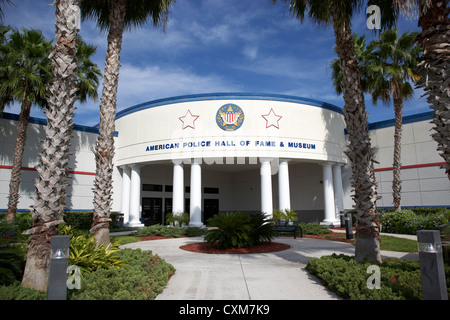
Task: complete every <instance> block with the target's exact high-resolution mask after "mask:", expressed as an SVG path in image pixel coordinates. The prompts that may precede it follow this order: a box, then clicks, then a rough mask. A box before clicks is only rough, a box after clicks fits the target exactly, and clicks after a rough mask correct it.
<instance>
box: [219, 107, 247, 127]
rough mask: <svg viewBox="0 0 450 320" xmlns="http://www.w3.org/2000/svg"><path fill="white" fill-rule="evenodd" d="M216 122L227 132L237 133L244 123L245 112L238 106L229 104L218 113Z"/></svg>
mask: <svg viewBox="0 0 450 320" xmlns="http://www.w3.org/2000/svg"><path fill="white" fill-rule="evenodd" d="M216 122H217V125H218V126H219V127H220V128H221V129H223V130H225V131H235V130H237V129H239V128H240V127H241V126H242V123H243V122H244V112H243V111H242V109H241V108H240V107H238V106H237V105H235V104H232V103H228V104H226V105H224V106H222V107H220V109H219V110H218V111H217V114H216Z"/></svg>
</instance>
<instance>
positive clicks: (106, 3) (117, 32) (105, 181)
mask: <svg viewBox="0 0 450 320" xmlns="http://www.w3.org/2000/svg"><path fill="white" fill-rule="evenodd" d="M174 2H175V0H136V1H134V0H133V1H131V0H128V1H127V0H84V1H82V2H81V10H82V11H81V12H82V17H83V19H86V18H90V19H93V20H94V21H95V22H97V25H98V27H99V28H100V29H101V30H102V31H108V48H107V51H106V61H105V71H104V82H103V92H102V97H101V106H100V123H99V136H98V138H97V143H96V146H95V150H94V155H95V161H96V176H95V180H94V201H93V206H94V219H93V223H92V227H91V229H90V232H91V234H93V235H95V239H96V241H97V244H98V245H101V244H103V243H104V244H106V245H107V244H108V243H109V222H110V219H109V214H110V211H111V197H112V182H113V179H112V173H113V157H114V153H115V148H114V130H115V117H116V96H117V88H118V84H119V69H120V52H121V48H122V37H123V32H124V30H125V29H127V28H128V29H130V28H132V27H138V26H141V25H143V24H145V23H146V22H147V20H149V19H151V20H152V22H153V25H155V26H157V25H160V24H162V25H163V26H165V24H166V22H167V18H168V12H169V8H170V7H171V6H172V4H173V3H174Z"/></svg>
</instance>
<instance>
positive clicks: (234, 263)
mask: <svg viewBox="0 0 450 320" xmlns="http://www.w3.org/2000/svg"><path fill="white" fill-rule="evenodd" d="M201 241H203V238H202V237H194V238H178V239H166V240H152V241H141V242H135V243H130V244H126V245H123V246H122V248H141V249H143V250H151V251H152V252H153V253H156V254H158V255H159V256H160V257H162V258H163V259H165V260H166V261H167V262H169V263H170V264H172V265H173V266H174V267H175V268H176V272H175V275H174V276H173V277H172V278H171V279H170V281H169V284H168V286H167V287H166V288H165V289H164V291H163V292H162V293H161V294H160V295H159V296H158V297H157V300H222V299H223V300H338V299H339V297H337V296H336V295H335V294H334V293H332V292H330V291H329V290H327V289H326V288H325V287H324V286H322V285H321V284H320V281H319V280H318V279H317V278H315V277H314V276H312V275H310V274H309V273H308V272H307V271H306V270H305V266H306V264H307V262H308V259H309V258H312V257H321V256H323V255H331V254H333V253H337V254H340V253H343V254H347V255H354V251H355V250H354V246H352V245H350V244H347V243H342V242H337V241H329V240H319V239H309V238H297V239H293V238H285V237H279V238H275V240H274V242H279V243H286V244H289V245H291V248H290V249H287V250H284V251H280V252H273V253H260V254H204V253H194V252H189V251H185V250H181V249H180V248H179V247H180V246H182V245H185V244H189V243H194V242H201ZM382 256H391V257H398V258H402V257H406V258H408V259H414V258H416V256H417V254H405V253H397V252H391V251H383V252H382Z"/></svg>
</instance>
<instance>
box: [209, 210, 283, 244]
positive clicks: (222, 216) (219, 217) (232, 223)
mask: <svg viewBox="0 0 450 320" xmlns="http://www.w3.org/2000/svg"><path fill="white" fill-rule="evenodd" d="M208 224H209V225H211V226H212V227H213V229H210V230H208V232H207V233H206V235H205V241H206V242H208V243H209V244H210V245H211V246H216V247H218V248H221V249H226V248H245V247H249V246H253V245H255V244H259V243H263V242H270V241H272V239H273V237H274V234H275V233H274V226H273V223H272V222H271V219H267V218H266V216H265V215H264V213H257V214H251V215H246V214H244V213H242V212H228V213H219V214H216V215H214V216H213V217H212V218H210V219H209V220H208Z"/></svg>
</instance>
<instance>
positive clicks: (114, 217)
mask: <svg viewBox="0 0 450 320" xmlns="http://www.w3.org/2000/svg"><path fill="white" fill-rule="evenodd" d="M119 215H120V213H119V212H111V213H110V215H109V218H110V219H111V222H110V224H109V228H110V229H117V228H118V227H119ZM92 218H93V213H92V211H66V212H64V221H65V222H66V224H68V225H70V226H72V227H74V228H76V229H79V230H89V229H90V228H91V226H92Z"/></svg>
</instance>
